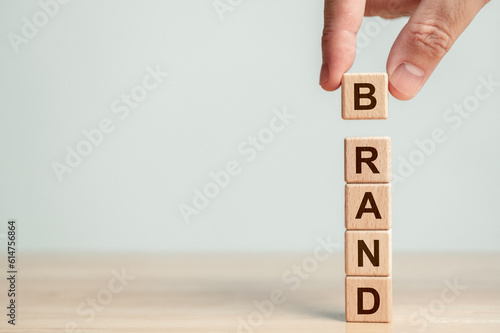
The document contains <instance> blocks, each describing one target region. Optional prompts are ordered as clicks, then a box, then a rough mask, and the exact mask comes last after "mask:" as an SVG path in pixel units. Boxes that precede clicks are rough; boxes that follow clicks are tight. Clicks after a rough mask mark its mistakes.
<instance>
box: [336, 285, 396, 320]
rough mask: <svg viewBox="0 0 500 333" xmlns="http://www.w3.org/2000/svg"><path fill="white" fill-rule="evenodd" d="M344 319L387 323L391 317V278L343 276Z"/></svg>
mask: <svg viewBox="0 0 500 333" xmlns="http://www.w3.org/2000/svg"><path fill="white" fill-rule="evenodd" d="M345 319H346V321H357V322H372V323H389V322H391V319H392V279H391V277H390V276H388V277H378V276H377V277H375V276H374V277H366V276H347V277H346V278H345Z"/></svg>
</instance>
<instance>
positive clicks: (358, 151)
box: [344, 137, 391, 183]
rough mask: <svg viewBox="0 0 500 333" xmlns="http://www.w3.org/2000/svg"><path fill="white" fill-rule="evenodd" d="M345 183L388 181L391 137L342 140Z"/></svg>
mask: <svg viewBox="0 0 500 333" xmlns="http://www.w3.org/2000/svg"><path fill="white" fill-rule="evenodd" d="M344 168H345V182H346V183H389V182H390V181H391V139H390V138H388V137H351V138H345V140H344Z"/></svg>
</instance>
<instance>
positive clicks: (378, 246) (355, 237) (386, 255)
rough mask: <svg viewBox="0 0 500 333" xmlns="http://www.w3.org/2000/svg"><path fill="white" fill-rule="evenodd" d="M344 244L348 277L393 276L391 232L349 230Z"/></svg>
mask: <svg viewBox="0 0 500 333" xmlns="http://www.w3.org/2000/svg"><path fill="white" fill-rule="evenodd" d="M344 242H345V251H344V254H345V273H346V275H357V276H389V275H391V271H392V231H391V230H377V231H368V230H356V231H354V230H347V231H346V232H345V239H344Z"/></svg>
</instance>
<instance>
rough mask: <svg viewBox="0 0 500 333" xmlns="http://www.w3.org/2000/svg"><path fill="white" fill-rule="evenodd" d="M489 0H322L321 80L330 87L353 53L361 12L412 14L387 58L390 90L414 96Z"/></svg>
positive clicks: (399, 96)
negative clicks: (323, 22) (323, 1)
mask: <svg viewBox="0 0 500 333" xmlns="http://www.w3.org/2000/svg"><path fill="white" fill-rule="evenodd" d="M488 1H489V0H325V27H324V30H323V38H322V43H321V46H322V49H323V65H322V66H321V74H320V85H321V86H322V87H323V89H325V90H328V91H333V90H335V89H337V88H338V87H339V86H340V81H341V79H342V74H344V73H345V72H346V71H348V70H349V68H351V66H352V64H353V62H354V57H355V55H356V34H357V33H358V30H359V28H360V26H361V21H362V20H363V16H381V17H383V18H396V17H401V16H411V17H410V19H409V21H408V23H407V24H406V25H405V26H404V28H403V30H402V31H401V33H400V34H399V36H398V38H397V39H396V41H395V42H394V45H393V46H392V49H391V52H390V53H389V58H388V59H387V74H388V75H389V91H390V92H391V94H392V95H393V96H394V97H396V98H397V99H400V100H408V99H411V98H413V97H414V96H415V95H416V94H417V93H418V92H419V91H420V89H421V88H422V86H423V85H424V83H425V82H426V81H427V79H428V78H429V76H430V75H431V74H432V72H433V71H434V69H435V68H436V66H437V65H438V64H439V61H440V60H441V59H442V58H443V57H444V55H445V54H446V53H447V52H448V50H449V49H450V48H451V46H452V45H453V43H454V42H455V40H456V39H457V38H458V36H460V34H461V33H462V32H463V31H464V30H465V28H466V27H467V26H468V25H469V23H470V22H471V21H472V20H473V19H474V16H476V14H477V13H478V12H479V11H480V10H481V8H482V7H483V6H484V5H485V4H486V3H488Z"/></svg>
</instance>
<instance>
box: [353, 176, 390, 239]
mask: <svg viewBox="0 0 500 333" xmlns="http://www.w3.org/2000/svg"><path fill="white" fill-rule="evenodd" d="M345 228H346V229H350V230H352V229H355V230H389V229H390V228H391V184H346V186H345Z"/></svg>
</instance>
